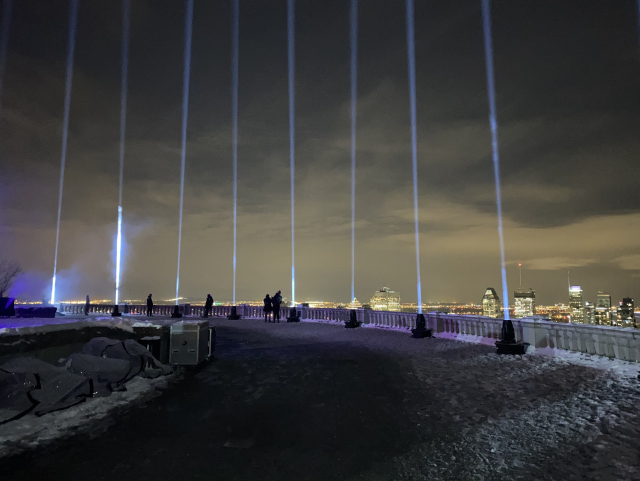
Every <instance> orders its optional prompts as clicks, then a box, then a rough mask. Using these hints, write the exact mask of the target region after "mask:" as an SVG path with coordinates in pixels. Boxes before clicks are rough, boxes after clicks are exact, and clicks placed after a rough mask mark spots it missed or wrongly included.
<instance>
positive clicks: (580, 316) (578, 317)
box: [569, 286, 584, 324]
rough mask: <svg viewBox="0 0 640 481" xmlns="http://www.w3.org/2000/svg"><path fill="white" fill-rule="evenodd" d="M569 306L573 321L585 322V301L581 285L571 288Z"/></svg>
mask: <svg viewBox="0 0 640 481" xmlns="http://www.w3.org/2000/svg"><path fill="white" fill-rule="evenodd" d="M569 308H570V309H571V322H578V323H580V324H584V302H583V301H582V289H580V286H571V287H570V288H569Z"/></svg>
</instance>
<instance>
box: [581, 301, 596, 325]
mask: <svg viewBox="0 0 640 481" xmlns="http://www.w3.org/2000/svg"><path fill="white" fill-rule="evenodd" d="M584 322H585V323H587V324H595V323H596V306H595V305H594V304H593V303H592V302H585V303H584Z"/></svg>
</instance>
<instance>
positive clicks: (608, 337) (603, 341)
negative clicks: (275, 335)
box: [58, 304, 640, 362]
mask: <svg viewBox="0 0 640 481" xmlns="http://www.w3.org/2000/svg"><path fill="white" fill-rule="evenodd" d="M84 307H85V306H84V304H60V308H59V310H58V312H61V313H63V314H84ZM113 307H114V306H113V305H108V304H92V305H90V306H89V312H90V313H98V314H107V315H108V314H111V312H112V311H113ZM174 308H175V306H173V305H155V306H153V314H154V315H157V316H170V315H171V314H172V313H173V310H174ZM119 309H120V312H123V313H124V312H125V309H124V305H120V306H119ZM128 309H129V313H131V314H137V315H144V314H146V312H147V306H146V305H142V304H141V305H129V306H128ZM281 309H282V311H281V316H282V319H283V320H284V319H286V318H287V316H288V315H289V309H290V308H289V307H286V306H284V305H283V306H282V307H281ZM296 310H297V311H298V313H299V315H300V320H302V321H311V322H314V321H315V322H330V323H343V322H345V321H346V320H348V319H349V310H348V309H331V308H314V307H301V306H299V307H296ZM211 311H212V312H211V316H212V317H227V316H229V314H231V306H213V308H212V310H211ZM180 312H181V313H182V314H183V315H186V316H194V317H202V315H203V313H204V306H191V305H190V304H181V305H180ZM356 312H357V319H358V321H359V322H360V323H361V324H362V326H363V327H365V328H387V329H401V330H407V331H409V330H410V329H413V328H415V324H416V314H414V313H407V312H388V311H373V310H364V309H357V310H356ZM237 313H238V314H239V315H240V316H242V317H244V318H251V319H262V318H264V313H263V311H262V306H247V305H239V306H237ZM424 316H425V320H426V322H427V328H429V329H432V330H433V333H434V335H436V336H437V337H441V338H447V339H454V340H460V341H467V342H476V343H481V344H488V345H493V344H494V343H495V341H497V340H498V339H499V338H500V332H501V329H502V319H494V318H491V317H484V316H468V315H458V314H444V313H439V312H429V313H425V315H424ZM513 327H514V330H515V334H516V340H518V341H524V342H528V343H529V351H528V352H533V351H535V350H536V349H540V348H552V349H562V350H568V351H575V352H584V353H589V354H596V355H599V356H606V357H609V358H612V359H621V360H625V361H634V362H640V330H637V329H633V328H621V327H613V326H597V325H589V324H572V323H569V324H562V323H557V322H553V321H549V320H544V319H540V318H537V317H534V318H524V319H515V320H513Z"/></svg>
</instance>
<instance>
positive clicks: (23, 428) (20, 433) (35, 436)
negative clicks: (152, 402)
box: [0, 373, 176, 458]
mask: <svg viewBox="0 0 640 481" xmlns="http://www.w3.org/2000/svg"><path fill="white" fill-rule="evenodd" d="M175 377H176V374H175V373H174V374H171V375H169V376H165V377H160V378H156V379H144V378H142V377H136V378H134V379H132V380H131V381H129V382H128V383H127V384H126V388H127V390H126V391H121V392H114V393H112V394H111V395H110V396H108V397H100V398H89V399H87V400H86V401H85V402H83V403H80V404H77V405H76V406H72V407H70V408H69V409H64V410H61V411H56V412H52V413H49V414H45V415H44V416H41V417H37V416H35V415H33V414H27V415H26V416H24V417H22V418H20V419H17V420H15V421H10V422H8V423H7V424H2V425H0V458H2V457H4V456H9V455H14V454H17V453H19V452H21V451H24V450H26V449H31V448H35V447H37V446H39V445H46V444H48V443H50V442H52V441H56V440H59V439H62V438H65V437H68V436H73V435H75V434H77V433H80V432H88V431H91V430H94V429H95V428H96V424H95V422H96V421H99V420H101V419H104V418H105V417H107V416H109V415H110V414H113V413H114V412H115V411H118V410H120V409H123V408H126V407H129V406H132V405H134V404H137V403H140V402H144V401H146V400H148V399H152V398H154V397H155V396H159V395H160V394H161V391H160V390H161V389H166V388H167V387H168V386H169V383H170V382H171V381H172V380H174V379H175Z"/></svg>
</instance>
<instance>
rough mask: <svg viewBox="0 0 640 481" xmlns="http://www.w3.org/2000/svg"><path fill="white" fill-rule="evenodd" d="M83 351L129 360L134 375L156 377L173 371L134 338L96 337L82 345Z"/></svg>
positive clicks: (89, 353)
mask: <svg viewBox="0 0 640 481" xmlns="http://www.w3.org/2000/svg"><path fill="white" fill-rule="evenodd" d="M81 353H82V354H88V355H91V356H97V357H102V358H110V359H121V360H124V361H128V362H129V363H130V365H131V374H132V377H133V376H135V375H136V374H140V375H142V376H143V377H150V378H155V377H158V376H162V375H165V374H169V373H170V372H171V368H170V367H169V366H165V365H164V364H162V363H160V362H159V361H158V360H157V359H156V358H155V357H153V355H152V354H151V353H150V352H149V351H147V350H146V349H145V348H144V346H142V345H141V344H140V343H139V342H137V341H134V340H132V339H126V340H124V341H116V340H114V339H109V338H106V337H96V338H94V339H91V341H89V342H88V343H86V344H85V345H84V346H82V350H81Z"/></svg>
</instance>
